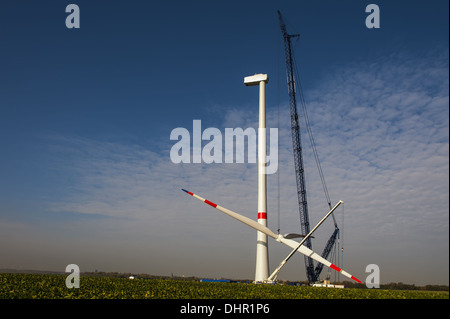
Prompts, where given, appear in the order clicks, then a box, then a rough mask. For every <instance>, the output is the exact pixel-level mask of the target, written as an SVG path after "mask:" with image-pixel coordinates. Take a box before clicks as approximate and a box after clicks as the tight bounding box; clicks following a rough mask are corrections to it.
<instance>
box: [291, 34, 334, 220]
mask: <svg viewBox="0 0 450 319" xmlns="http://www.w3.org/2000/svg"><path fill="white" fill-rule="evenodd" d="M297 43H298V38H297V41H296V44H297ZM294 49H295V45H294ZM293 56H294V58H293V61H294V69H295V74H296V77H297V80H296V81H295V84H296V85H297V90H298V92H299V96H300V104H301V105H302V110H303V115H304V116H303V118H304V119H305V126H306V131H307V132H308V136H309V141H310V143H311V148H312V150H313V154H314V160H315V161H316V165H317V169H318V171H319V176H320V181H321V182H322V188H323V191H324V194H325V198H326V201H327V204H328V206H329V207H330V209H331V199H330V195H329V193H328V188H327V185H326V182H325V177H324V175H323V171H322V166H321V164H320V159H319V154H318V152H317V148H316V142H315V140H314V136H313V134H312V130H311V124H310V121H309V115H308V110H307V109H306V102H305V98H304V96H303V91H302V85H301V83H300V76H299V74H298V67H297V61H296V59H295V54H294V55H293ZM333 221H334V224H335V226H337V223H336V219H335V217H334V214H333Z"/></svg>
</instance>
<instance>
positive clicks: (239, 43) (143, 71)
mask: <svg viewBox="0 0 450 319" xmlns="http://www.w3.org/2000/svg"><path fill="white" fill-rule="evenodd" d="M69 3H70V2H67V3H63V2H61V1H43V2H42V1H41V2H39V3H37V2H35V1H21V2H20V3H19V2H17V1H3V2H2V4H1V6H0V35H1V41H2V45H1V48H2V49H1V50H0V115H1V116H0V149H1V156H0V176H1V179H0V230H1V231H0V238H1V240H0V251H1V254H2V258H1V260H0V268H22V269H29V268H33V269H52V270H63V269H65V266H66V265H68V264H70V263H76V264H78V265H79V266H80V268H81V270H82V271H90V270H93V269H100V270H104V271H130V272H146V273H152V274H161V275H167V274H170V273H174V274H180V275H181V274H185V275H196V276H212V277H221V276H224V277H237V278H252V277H253V276H254V253H255V242H256V235H255V234H254V232H253V231H252V230H249V229H247V228H246V227H245V226H243V225H240V224H238V223H237V222H235V221H234V220H229V219H228V218H227V217H226V216H221V215H220V213H219V212H216V211H214V210H212V209H211V208H210V207H203V206H205V205H203V206H202V205H201V203H198V202H196V201H194V200H192V198H190V197H186V195H185V194H184V193H183V192H181V190H180V189H181V188H186V189H189V190H192V191H193V192H196V193H198V194H199V195H201V196H203V197H206V198H208V199H211V200H213V201H216V202H217V203H219V204H221V205H222V206H225V207H227V208H230V209H233V210H235V211H238V212H241V213H243V214H245V215H246V216H249V217H252V216H254V217H255V218H256V213H254V212H256V165H255V164H183V165H181V164H179V165H176V164H173V163H172V162H171V161H170V157H169V152H170V148H171V147H172V145H173V144H174V142H173V141H170V139H169V136H170V132H171V131H172V130H173V129H174V128H177V127H185V128H187V129H188V130H190V131H192V121H193V120H194V119H200V120H202V126H203V127H204V128H207V127H217V128H219V129H221V130H223V129H224V128H226V127H232V128H234V127H242V128H244V129H245V128H246V127H256V126H257V114H258V113H257V98H258V95H257V90H256V89H252V88H247V87H245V86H244V85H243V78H244V77H245V76H247V75H252V74H254V73H267V74H269V78H270V82H269V84H268V86H267V112H268V125H269V126H271V127H276V126H277V125H278V124H277V107H278V104H279V105H280V115H281V119H280V127H279V145H280V154H279V161H280V165H279V167H280V180H281V183H280V185H281V192H280V193H281V199H282V205H281V206H282V221H283V222H282V224H281V226H282V229H284V228H286V229H285V231H286V232H293V231H295V230H293V229H289V227H291V225H295V223H298V215H297V210H298V208H297V207H296V200H295V180H294V179H293V177H292V175H293V167H292V154H291V140H290V135H289V134H290V132H289V114H288V112H289V111H288V104H287V102H288V96H287V90H286V84H285V69H284V68H285V67H284V56H283V54H284V53H283V44H282V39H281V36H280V31H279V25H278V20H277V14H276V10H277V9H279V10H281V12H282V13H283V15H284V18H285V21H286V24H287V27H288V31H289V32H291V33H300V34H301V37H300V39H299V40H298V41H297V42H295V55H296V60H297V63H298V66H299V71H300V77H301V81H302V86H303V91H304V94H305V99H306V102H307V105H308V111H309V115H310V118H311V123H312V130H313V133H314V136H315V139H316V142H317V148H318V152H319V156H320V157H321V159H322V162H323V163H322V165H323V169H324V173H325V178H326V180H327V185H328V188H329V191H330V195H331V198H332V201H338V200H339V199H342V200H344V202H345V203H346V204H345V212H343V213H342V212H341V214H342V215H343V216H340V217H339V218H338V219H340V220H342V219H343V218H345V219H344V245H345V255H344V269H346V270H348V271H349V272H350V273H352V274H354V275H355V276H356V277H358V275H359V277H361V278H364V277H365V273H364V271H365V266H366V265H368V264H371V263H375V264H378V265H379V266H380V270H381V280H382V282H389V281H403V282H411V283H417V284H428V283H443V284H448V267H449V266H448V239H449V238H448V213H449V212H448V207H449V205H448V204H449V202H448V193H449V185H448V177H449V165H448V142H449V139H448V128H449V126H448V125H449V124H448V112H449V108H448V14H447V13H448V1H441V0H434V1H431V2H430V1H428V2H425V1H350V0H349V1H339V2H337V1H314V2H312V1H309V2H306V1H277V2H274V1H264V2H259V1H245V2H242V1H227V2H211V1H195V2H186V1H173V2H162V3H161V2H153V1H150V2H147V1H126V2H125V1H114V2H110V1H82V0H80V1H76V2H75V3H76V4H78V5H79V7H80V11H81V16H80V18H81V19H80V20H81V21H80V25H81V28H80V29H67V28H66V26H65V19H66V16H67V15H68V13H66V12H65V7H66V5H68V4H69ZM369 3H376V4H378V5H379V7H380V11H381V28H380V29H367V28H366V26H365V18H366V16H367V13H365V7H366V5H367V4H369ZM303 141H304V144H306V145H308V143H309V142H308V140H307V136H306V134H305V133H304V134H303ZM305 161H306V165H308V166H307V187H308V196H309V197H308V198H309V201H310V206H311V208H310V211H311V219H312V220H313V221H318V220H319V219H320V218H321V215H323V214H324V213H325V210H326V206H323V200H322V197H323V195H322V193H321V185H320V182H319V179H318V176H317V174H316V173H315V171H316V169H315V167H314V163H313V161H312V155H311V154H308V153H306V154H305ZM315 174H316V175H315ZM268 183H269V186H268V187H269V204H268V205H269V226H270V227H271V228H272V229H274V230H275V229H276V224H277V218H276V214H275V212H276V206H277V205H276V201H277V197H276V184H277V182H276V177H275V176H270V177H269V178H268ZM325 204H326V203H325ZM271 211H273V213H272V214H271ZM328 226H329V225H328ZM326 227H327V226H325V227H324V230H323V235H318V236H317V249H316V250H317V251H321V250H322V247H323V243H322V242H321V240H322V238H327V231H329V229H326ZM323 240H326V239H323ZM314 247H315V246H314ZM314 247H313V248H314ZM269 254H270V258H271V269H274V267H276V266H277V265H278V262H279V261H281V260H282V259H283V258H284V257H285V256H286V255H287V254H288V251H287V250H286V249H285V248H283V247H279V246H278V245H277V243H272V244H271V246H270V252H269ZM303 267H304V265H303V259H302V258H300V257H298V258H297V260H294V262H293V263H292V265H288V266H286V269H283V272H282V273H281V274H280V278H281V279H291V280H296V279H297V280H304V279H305V272H304V269H303ZM359 277H358V278H359Z"/></svg>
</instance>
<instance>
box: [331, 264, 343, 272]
mask: <svg viewBox="0 0 450 319" xmlns="http://www.w3.org/2000/svg"><path fill="white" fill-rule="evenodd" d="M330 268H331V269H334V270H336V271H337V272H341V268H339V267H338V266H335V265H333V264H331V266H330Z"/></svg>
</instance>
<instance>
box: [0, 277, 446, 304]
mask: <svg viewBox="0 0 450 319" xmlns="http://www.w3.org/2000/svg"><path fill="white" fill-rule="evenodd" d="M65 280H66V276H64V275H37V274H0V299H448V298H449V294H448V292H429V291H400V290H381V289H355V288H352V289H350V288H345V289H336V288H317V287H296V286H282V285H254V284H240V283H209V282H198V281H176V280H160V279H133V280H131V279H127V278H112V277H89V276H86V277H84V276H81V277H80V288H71V289H69V288H67V287H66V284H65Z"/></svg>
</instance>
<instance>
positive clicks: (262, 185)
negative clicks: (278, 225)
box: [244, 74, 269, 282]
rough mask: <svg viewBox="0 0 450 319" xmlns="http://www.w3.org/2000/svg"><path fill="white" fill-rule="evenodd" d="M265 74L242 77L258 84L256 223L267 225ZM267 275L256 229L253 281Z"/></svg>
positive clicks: (263, 245)
mask: <svg viewBox="0 0 450 319" xmlns="http://www.w3.org/2000/svg"><path fill="white" fill-rule="evenodd" d="M268 82H269V77H268V76H267V74H255V75H253V76H247V77H245V78H244V84H245V85H246V86H255V85H259V128H258V223H259V224H261V225H264V226H267V199H266V195H267V189H266V83H268ZM268 277H269V250H268V246H267V235H266V234H264V233H262V232H260V231H258V237H257V242H256V270H255V282H262V281H265V280H267V278H268Z"/></svg>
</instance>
